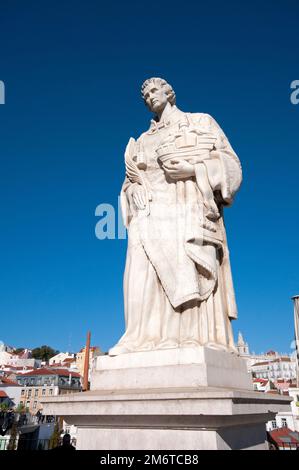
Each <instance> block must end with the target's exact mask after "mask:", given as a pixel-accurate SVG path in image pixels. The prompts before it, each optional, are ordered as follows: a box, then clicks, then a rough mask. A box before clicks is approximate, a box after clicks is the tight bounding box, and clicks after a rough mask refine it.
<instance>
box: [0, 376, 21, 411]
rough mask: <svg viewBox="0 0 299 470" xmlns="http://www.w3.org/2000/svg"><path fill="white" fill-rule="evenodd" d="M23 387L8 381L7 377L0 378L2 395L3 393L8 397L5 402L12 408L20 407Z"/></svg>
mask: <svg viewBox="0 0 299 470" xmlns="http://www.w3.org/2000/svg"><path fill="white" fill-rule="evenodd" d="M21 388H22V387H21V386H20V385H19V384H18V383H17V382H14V381H13V380H10V379H8V378H7V377H0V393H1V392H2V395H3V397H5V395H6V397H7V399H6V400H5V402H6V403H7V404H8V405H9V406H10V407H16V406H18V405H19V403H20V400H21Z"/></svg>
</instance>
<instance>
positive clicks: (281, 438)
mask: <svg viewBox="0 0 299 470" xmlns="http://www.w3.org/2000/svg"><path fill="white" fill-rule="evenodd" d="M269 434H270V436H271V438H272V439H273V441H275V442H276V444H277V445H278V446H279V447H283V446H285V447H287V446H288V445H290V444H291V445H292V444H293V445H299V433H298V432H296V431H292V430H291V429H289V428H287V427H283V428H278V429H273V431H270V432H269Z"/></svg>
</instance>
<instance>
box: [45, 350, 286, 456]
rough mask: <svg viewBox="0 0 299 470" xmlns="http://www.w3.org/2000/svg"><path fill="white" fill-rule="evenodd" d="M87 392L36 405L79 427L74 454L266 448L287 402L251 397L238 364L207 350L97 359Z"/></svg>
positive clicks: (264, 396) (237, 360)
mask: <svg viewBox="0 0 299 470" xmlns="http://www.w3.org/2000/svg"><path fill="white" fill-rule="evenodd" d="M91 389H92V390H91V391H89V392H83V393H79V394H71V395H65V396H59V397H51V398H47V399H44V400H43V407H44V410H43V412H44V413H45V414H55V415H59V416H63V418H64V420H65V421H66V422H67V423H69V424H74V425H76V426H77V427H78V440H77V448H78V449H97V450H101V449H103V450H131V449H143V450H155V449H157V450H161V449H164V450H204V449H206V450H208V449H209V450H211V449H215V450H216V449H266V448H267V444H266V429H265V423H266V422H267V421H269V420H272V419H274V417H275V414H276V413H277V412H278V411H283V410H285V409H286V408H287V406H288V405H289V402H290V398H289V397H283V396H278V395H276V396H275V395H269V394H264V393H260V392H254V391H252V385H251V379H250V376H249V374H248V373H247V371H246V364H245V361H244V360H243V359H241V358H239V357H238V356H236V355H235V354H229V353H226V352H223V351H216V350H212V349H208V348H190V349H187V348H186V349H179V350H165V351H154V352H140V353H134V354H133V353H132V354H126V355H122V356H117V357H108V356H100V357H98V358H97V360H96V362H95V364H94V370H93V373H92V380H91Z"/></svg>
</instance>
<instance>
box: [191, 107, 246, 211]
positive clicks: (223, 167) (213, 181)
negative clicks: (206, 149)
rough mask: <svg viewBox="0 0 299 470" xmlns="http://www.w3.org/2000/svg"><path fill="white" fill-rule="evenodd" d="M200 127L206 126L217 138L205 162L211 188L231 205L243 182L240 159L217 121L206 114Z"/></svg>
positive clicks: (201, 120)
mask: <svg viewBox="0 0 299 470" xmlns="http://www.w3.org/2000/svg"><path fill="white" fill-rule="evenodd" d="M200 125H201V126H202V125H204V126H205V127H207V128H208V129H209V131H210V132H213V133H214V134H215V135H216V136H217V140H216V143H215V150H214V151H212V152H211V154H210V156H211V158H210V159H208V160H205V161H204V164H205V167H206V170H207V175H208V179H209V183H210V186H211V188H212V190H213V191H220V193H221V196H222V199H223V201H224V202H225V203H226V204H230V203H232V201H233V197H234V195H235V193H236V192H237V191H238V189H239V187H240V185H241V182H242V168H241V164H240V161H239V158H238V157H237V155H236V153H235V151H234V150H233V148H232V146H231V145H230V143H229V141H228V139H227V137H226V135H225V134H224V132H223V130H222V129H221V128H220V126H219V125H218V124H217V122H216V121H215V119H213V118H212V117H211V116H210V115H208V114H204V115H202V117H201V119H200Z"/></svg>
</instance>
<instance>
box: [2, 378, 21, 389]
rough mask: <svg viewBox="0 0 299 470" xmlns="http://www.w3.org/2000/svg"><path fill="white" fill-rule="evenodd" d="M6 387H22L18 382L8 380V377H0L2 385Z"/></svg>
mask: <svg viewBox="0 0 299 470" xmlns="http://www.w3.org/2000/svg"><path fill="white" fill-rule="evenodd" d="M1 383H2V384H4V385H14V386H17V387H20V385H19V384H18V383H17V382H14V381H13V380H10V379H8V378H7V377H0V384H1Z"/></svg>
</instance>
